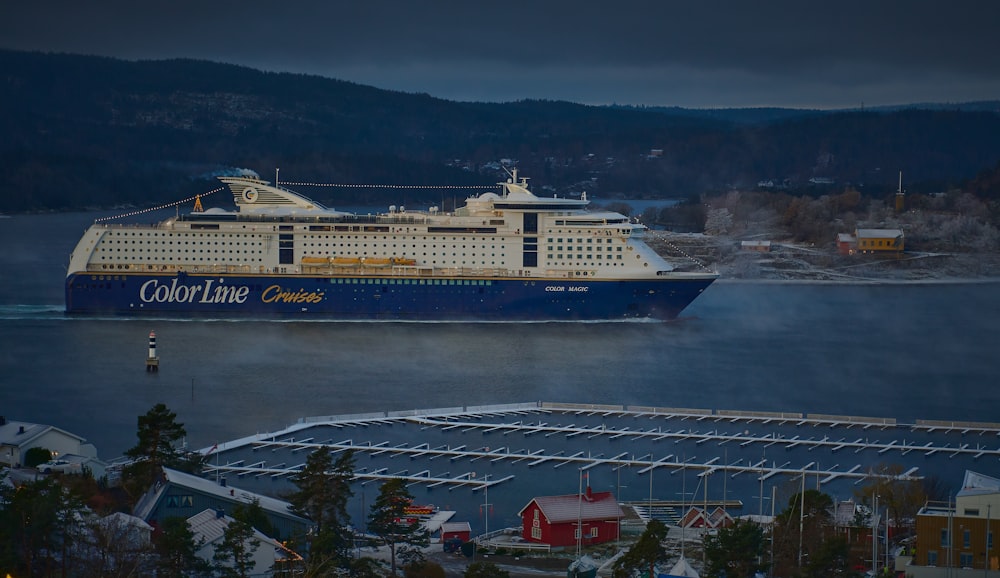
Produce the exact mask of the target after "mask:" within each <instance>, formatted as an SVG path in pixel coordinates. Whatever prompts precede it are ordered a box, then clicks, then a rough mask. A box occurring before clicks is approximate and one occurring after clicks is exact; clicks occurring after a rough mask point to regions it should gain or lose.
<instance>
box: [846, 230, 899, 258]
mask: <svg viewBox="0 0 1000 578" xmlns="http://www.w3.org/2000/svg"><path fill="white" fill-rule="evenodd" d="M854 236H855V238H856V239H857V243H858V251H860V252H862V253H881V252H887V251H891V252H895V253H902V252H903V230H902V229H858V230H856V231H855V232H854Z"/></svg>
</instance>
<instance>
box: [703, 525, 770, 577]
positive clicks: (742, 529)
mask: <svg viewBox="0 0 1000 578" xmlns="http://www.w3.org/2000/svg"><path fill="white" fill-rule="evenodd" d="M763 551H764V531H763V530H762V529H761V527H760V526H759V525H757V524H755V523H754V522H749V521H746V520H736V521H735V522H734V523H733V525H732V526H729V527H728V528H720V529H719V531H718V532H717V533H716V534H715V535H711V534H709V535H707V536H705V559H706V561H707V563H706V565H705V575H707V576H721V575H723V574H725V575H726V577H727V578H752V577H753V575H754V573H756V572H757V571H758V570H762V569H763V568H764V564H763V563H762V562H761V560H763Z"/></svg>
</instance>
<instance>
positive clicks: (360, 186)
mask: <svg viewBox="0 0 1000 578" xmlns="http://www.w3.org/2000/svg"><path fill="white" fill-rule="evenodd" d="M281 184H282V185H287V186H291V187H344V188H352V189H482V188H485V187H484V186H483V185H364V184H348V183H309V182H282V183H281ZM275 186H278V184H277V183H275ZM224 189H225V187H218V188H216V189H212V190H211V191H208V192H207V193H201V194H198V195H193V196H190V197H188V198H186V199H181V200H179V201H174V202H172V203H166V204H164V205H158V206H156V207H149V208H146V209H140V210H137V211H130V212H128V213H122V214H120V215H114V216H112V217H101V218H98V219H94V222H95V223H103V222H105V221H114V220H117V219H127V218H128V217H134V216H136V215H144V214H146V213H155V212H156V211H162V210H164V209H169V208H171V207H177V206H180V205H183V204H185V203H190V202H192V201H195V200H197V199H200V198H204V197H207V196H209V195H212V194H215V193H218V192H219V191H222V190H224Z"/></svg>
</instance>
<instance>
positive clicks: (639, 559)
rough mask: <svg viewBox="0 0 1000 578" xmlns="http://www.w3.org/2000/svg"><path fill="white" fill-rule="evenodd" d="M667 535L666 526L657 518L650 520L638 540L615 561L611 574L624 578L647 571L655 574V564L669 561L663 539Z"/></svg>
mask: <svg viewBox="0 0 1000 578" xmlns="http://www.w3.org/2000/svg"><path fill="white" fill-rule="evenodd" d="M666 537H667V527H666V526H665V525H664V524H663V522H661V521H659V520H650V521H649V523H648V524H646V529H645V531H643V533H642V535H641V536H639V540H638V541H637V542H636V543H635V544H633V545H632V547H631V548H629V549H628V552H625V554H624V555H622V557H621V558H619V559H618V561H617V562H615V569H614V574H613V576H614V577H615V578H625V577H627V576H635V575H638V574H643V573H646V572H648V575H649V576H655V575H656V565H657V564H665V563H667V561H669V556H668V554H667V550H666V548H664V547H663V540H664V539H666Z"/></svg>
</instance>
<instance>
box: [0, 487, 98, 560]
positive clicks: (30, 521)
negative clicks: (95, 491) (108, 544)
mask: <svg viewBox="0 0 1000 578" xmlns="http://www.w3.org/2000/svg"><path fill="white" fill-rule="evenodd" d="M83 511H84V506H83V503H82V501H81V500H80V499H79V498H78V497H76V496H75V495H73V494H72V493H71V492H69V491H67V490H65V489H64V488H63V487H62V486H61V485H60V484H59V483H58V482H57V481H56V480H54V479H53V478H48V477H47V478H42V479H40V480H36V481H33V482H27V483H24V484H22V485H20V486H18V487H17V488H14V487H12V486H8V485H6V484H0V567H2V568H5V569H7V571H9V572H11V574H12V575H20V576H36V575H38V576H51V575H54V574H56V573H60V574H62V575H64V576H65V575H66V572H67V571H69V570H70V569H72V568H73V567H74V561H73V560H72V559H71V554H72V551H73V546H74V545H75V544H76V543H77V541H78V539H79V533H80V530H81V526H80V524H79V523H78V520H79V519H80V517H81V516H82V514H83Z"/></svg>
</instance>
